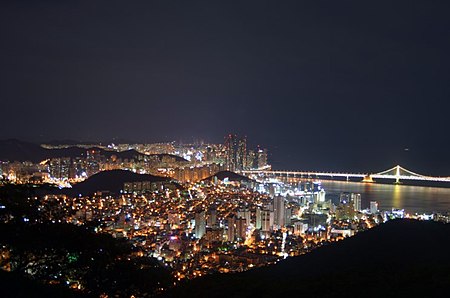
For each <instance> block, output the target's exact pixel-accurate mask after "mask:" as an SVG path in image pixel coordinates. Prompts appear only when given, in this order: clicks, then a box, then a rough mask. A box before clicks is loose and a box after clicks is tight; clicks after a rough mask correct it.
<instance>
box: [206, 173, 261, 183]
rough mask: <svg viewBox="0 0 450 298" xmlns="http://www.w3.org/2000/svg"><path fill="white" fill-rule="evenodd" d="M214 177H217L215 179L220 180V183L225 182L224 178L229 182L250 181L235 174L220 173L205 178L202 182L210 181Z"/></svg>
mask: <svg viewBox="0 0 450 298" xmlns="http://www.w3.org/2000/svg"><path fill="white" fill-rule="evenodd" d="M214 177H217V179H218V180H221V181H223V180H225V179H226V178H228V180H229V181H246V182H248V181H251V180H252V179H250V178H248V177H246V176H243V175H239V174H237V173H235V172H231V171H220V172H217V173H215V174H214V175H212V176H210V177H208V178H205V179H203V180H204V181H207V180H211V179H213V178H214Z"/></svg>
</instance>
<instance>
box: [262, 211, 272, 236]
mask: <svg viewBox="0 0 450 298" xmlns="http://www.w3.org/2000/svg"><path fill="white" fill-rule="evenodd" d="M271 214H272V212H270V210H261V231H263V232H269V231H270V228H271V226H272V220H271V217H272V216H273V215H272V216H271Z"/></svg>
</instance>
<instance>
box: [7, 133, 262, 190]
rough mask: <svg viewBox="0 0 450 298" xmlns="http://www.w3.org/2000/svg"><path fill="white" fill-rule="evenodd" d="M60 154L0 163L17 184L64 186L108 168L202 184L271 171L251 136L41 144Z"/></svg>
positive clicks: (11, 179)
mask: <svg viewBox="0 0 450 298" xmlns="http://www.w3.org/2000/svg"><path fill="white" fill-rule="evenodd" d="M42 146H43V147H44V148H45V149H47V150H50V151H52V150H54V151H55V152H57V154H54V156H57V157H49V158H47V159H44V160H39V162H31V161H26V162H18V161H0V175H1V176H2V177H4V179H7V180H9V181H11V182H14V183H46V182H47V183H55V184H59V185H61V186H63V187H66V186H69V185H70V184H73V183H77V182H80V181H83V180H84V179H86V178H88V177H90V176H92V175H94V174H96V173H98V172H100V171H107V170H116V169H122V170H129V171H133V172H136V173H140V174H153V175H159V176H168V177H171V178H174V179H176V180H179V181H181V182H197V181H200V180H202V179H205V178H207V177H210V176H211V175H212V174H214V173H217V172H218V171H221V170H232V171H239V170H244V169H259V168H270V166H269V165H268V161H267V150H266V149H261V148H259V147H258V148H256V150H247V140H246V138H237V136H235V135H229V136H227V137H226V138H225V142H224V143H223V144H205V143H198V144H197V143H196V144H182V143H179V144H178V143H175V142H169V143H154V144H110V145H107V146H101V145H96V147H92V145H90V144H87V145H83V144H81V145H77V146H73V145H57V146H54V145H53V146H52V145H42Z"/></svg>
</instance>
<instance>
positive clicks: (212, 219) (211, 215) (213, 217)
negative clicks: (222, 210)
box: [206, 209, 217, 228]
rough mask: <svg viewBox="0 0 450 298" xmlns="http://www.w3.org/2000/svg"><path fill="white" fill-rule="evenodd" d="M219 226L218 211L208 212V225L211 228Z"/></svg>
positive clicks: (211, 210)
mask: <svg viewBox="0 0 450 298" xmlns="http://www.w3.org/2000/svg"><path fill="white" fill-rule="evenodd" d="M216 224H217V210H216V209H210V210H209V211H208V218H207V221H206V225H207V226H208V227H210V228H212V227H215V226H216Z"/></svg>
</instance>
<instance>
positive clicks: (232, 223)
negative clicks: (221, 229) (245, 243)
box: [227, 215, 236, 242]
mask: <svg viewBox="0 0 450 298" xmlns="http://www.w3.org/2000/svg"><path fill="white" fill-rule="evenodd" d="M227 224H228V230H227V238H228V241H229V242H233V241H234V240H235V238H236V218H235V217H234V215H233V216H230V217H228V219H227Z"/></svg>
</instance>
